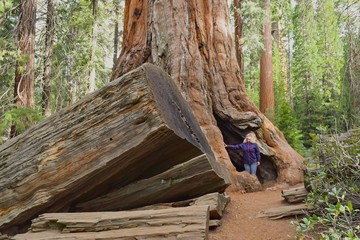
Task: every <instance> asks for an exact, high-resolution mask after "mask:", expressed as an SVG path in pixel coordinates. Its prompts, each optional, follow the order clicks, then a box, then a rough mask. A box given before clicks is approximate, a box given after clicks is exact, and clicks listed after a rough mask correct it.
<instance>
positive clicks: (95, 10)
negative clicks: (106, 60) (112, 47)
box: [89, 0, 99, 92]
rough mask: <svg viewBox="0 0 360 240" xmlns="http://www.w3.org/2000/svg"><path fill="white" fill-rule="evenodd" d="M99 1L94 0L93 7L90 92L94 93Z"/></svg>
mask: <svg viewBox="0 0 360 240" xmlns="http://www.w3.org/2000/svg"><path fill="white" fill-rule="evenodd" d="M98 3H99V1H98V0H92V7H93V21H94V23H93V29H92V38H91V59H90V68H91V69H90V77H89V92H93V91H94V90H95V86H96V46H97V36H98V23H97V16H98Z"/></svg>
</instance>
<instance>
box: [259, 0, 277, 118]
mask: <svg viewBox="0 0 360 240" xmlns="http://www.w3.org/2000/svg"><path fill="white" fill-rule="evenodd" d="M264 11H265V15H266V16H265V17H266V19H265V23H264V27H263V37H264V49H263V51H262V53H261V60H260V111H261V112H262V113H263V114H265V115H266V116H267V117H268V118H269V119H270V120H274V118H275V113H274V104H275V103H274V86H273V78H272V39H271V12H270V0H264Z"/></svg>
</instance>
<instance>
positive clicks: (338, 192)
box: [295, 129, 360, 240]
mask: <svg viewBox="0 0 360 240" xmlns="http://www.w3.org/2000/svg"><path fill="white" fill-rule="evenodd" d="M313 137H314V147H315V151H314V153H315V154H316V160H313V161H309V163H308V165H309V166H308V167H309V172H308V174H307V175H306V183H307V184H306V185H307V187H308V189H309V190H310V192H309V195H308V197H307V199H306V202H307V204H309V205H310V206H312V207H313V210H312V211H311V213H309V214H308V215H307V216H306V217H305V218H303V219H302V220H301V221H299V222H295V224H296V225H297V231H298V232H299V238H300V239H321V240H330V239H360V174H359V173H360V129H354V130H352V131H349V132H347V133H345V134H331V135H329V134H325V133H324V132H323V133H322V134H319V135H316V136H313Z"/></svg>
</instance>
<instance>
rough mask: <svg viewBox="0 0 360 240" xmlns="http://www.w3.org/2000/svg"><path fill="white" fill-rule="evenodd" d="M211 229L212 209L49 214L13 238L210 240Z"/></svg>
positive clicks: (192, 208) (41, 216)
mask: <svg viewBox="0 0 360 240" xmlns="http://www.w3.org/2000/svg"><path fill="white" fill-rule="evenodd" d="M208 228H209V207H208V206H191V207H184V208H170V209H160V210H142V211H120V212H93V213H91V212H85V213H46V214H42V215H40V216H39V217H38V218H36V219H34V220H33V223H32V225H31V232H28V233H25V234H19V235H16V236H15V237H14V238H13V239H126V237H127V238H129V237H131V238H132V239H135V238H139V239H153V238H159V239H171V238H172V237H174V239H190V237H193V238H195V239H206V237H207V233H208ZM185 236H186V238H185Z"/></svg>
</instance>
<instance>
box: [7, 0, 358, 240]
mask: <svg viewBox="0 0 360 240" xmlns="http://www.w3.org/2000/svg"><path fill="white" fill-rule="evenodd" d="M124 5H125V1H123V0H108V1H106V0H61V1H57V0H0V103H1V104H0V144H2V143H4V142H5V141H6V140H8V139H9V138H11V137H14V136H16V135H18V134H20V133H21V132H23V131H25V130H26V129H27V128H28V127H30V126H31V125H33V124H34V123H36V122H38V121H41V120H42V119H43V118H45V117H47V116H49V115H51V114H52V113H54V112H57V111H59V110H61V109H63V108H65V107H66V106H68V105H70V104H72V103H74V102H75V101H77V100H79V99H81V98H82V97H83V96H84V95H86V94H88V93H90V92H93V91H95V90H96V89H99V88H101V87H102V86H104V84H106V83H107V82H108V81H110V77H111V72H112V69H113V66H114V63H115V62H116V59H117V57H118V55H119V53H120V51H121V39H122V30H123V23H122V20H123V12H124ZM228 6H229V16H230V18H231V19H230V21H231V23H232V29H233V33H234V39H233V40H234V45H235V47H236V54H237V60H238V63H239V66H240V67H241V74H242V79H243V81H244V83H245V86H246V89H247V92H248V94H249V96H250V97H251V99H252V101H253V102H254V103H255V104H256V105H257V106H258V107H259V109H260V110H261V111H262V112H263V113H264V114H265V115H266V116H267V117H268V118H269V119H270V120H272V122H273V123H274V124H275V125H276V126H277V127H278V128H279V129H280V130H281V131H282V132H283V133H284V135H285V137H286V139H287V140H288V142H289V143H290V145H292V147H294V148H295V149H296V150H297V151H299V152H300V153H301V154H302V155H303V156H305V157H307V156H312V157H313V158H314V159H317V160H318V161H317V162H316V164H315V162H312V163H311V164H312V166H311V165H310V166H311V167H314V166H315V167H319V166H322V167H321V168H320V170H318V169H319V168H318V169H317V170H318V175H316V176H312V179H310V180H309V181H310V182H315V183H316V184H315V185H312V186H311V187H312V193H311V194H310V195H309V198H308V199H307V201H308V202H310V203H313V204H312V205H313V206H315V207H317V215H312V216H308V217H307V218H305V219H304V220H303V221H302V222H298V223H297V224H298V231H299V232H300V233H302V234H303V235H304V236H305V235H306V234H307V231H308V230H310V231H311V230H314V229H315V231H316V230H319V229H321V230H323V229H325V230H324V231H325V233H321V234H320V233H319V231H316V232H315V234H318V235H321V236H322V237H323V238H321V239H359V238H358V236H359V232H360V225H359V223H360V216H359V210H358V209H359V208H360V207H359V206H360V202H359V200H358V199H359V192H360V190H359V189H360V187H359V186H360V179H359V174H358V173H359V156H360V152H359V130H358V127H359V124H360V0H290V1H283V0H272V1H271V0H263V1H258V0H228ZM345 132H346V134H341V133H345ZM324 133H326V134H324ZM328 133H332V134H331V135H328ZM335 133H336V134H335ZM338 133H339V134H338ZM334 176H336V177H335V178H334ZM315 225H317V226H319V225H320V227H318V228H316V227H315ZM322 225H326V227H322ZM329 226H330V227H329ZM334 229H337V230H334ZM326 231H327V232H326ZM327 236H331V237H332V238H328V237H327ZM345 236H346V237H347V238H343V237H345Z"/></svg>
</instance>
